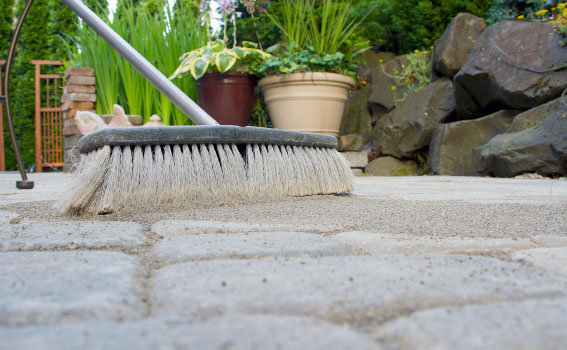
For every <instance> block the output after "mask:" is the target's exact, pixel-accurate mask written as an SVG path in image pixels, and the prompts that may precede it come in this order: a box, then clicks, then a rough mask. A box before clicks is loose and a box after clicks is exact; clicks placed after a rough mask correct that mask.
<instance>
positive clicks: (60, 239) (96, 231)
mask: <svg viewBox="0 0 567 350" xmlns="http://www.w3.org/2000/svg"><path fill="white" fill-rule="evenodd" d="M0 236H1V237H2V238H3V240H2V241H0V251H15V250H18V251H21V250H62V249H66V250H69V249H133V248H136V247H138V246H140V245H142V244H143V242H144V239H145V237H144V231H143V227H142V225H140V224H138V223H134V222H69V221H66V222H55V223H45V222H28V223H20V224H8V225H2V226H0Z"/></svg>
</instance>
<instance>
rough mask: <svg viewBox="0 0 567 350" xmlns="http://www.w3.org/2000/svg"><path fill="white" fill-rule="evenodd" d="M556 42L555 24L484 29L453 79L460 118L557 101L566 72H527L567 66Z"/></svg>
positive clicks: (564, 53)
mask: <svg viewBox="0 0 567 350" xmlns="http://www.w3.org/2000/svg"><path fill="white" fill-rule="evenodd" d="M560 41H561V37H560V35H559V34H557V33H555V32H554V29H553V25H552V24H549V23H544V22H528V21H509V20H505V21H501V22H499V23H497V24H495V25H492V26H490V27H488V28H487V29H486V30H485V31H484V32H483V33H482V34H481V35H480V36H479V38H478V40H477V43H476V44H475V46H474V49H473V51H472V52H471V54H470V55H469V57H468V59H467V61H466V63H465V64H464V66H463V67H462V68H461V70H460V71H459V73H458V74H457V75H455V78H454V82H455V98H456V100H457V113H458V115H459V117H461V118H463V119H470V118H472V117H474V116H478V115H486V114H487V113H490V112H491V111H497V110H500V109H527V108H532V107H535V106H539V105H541V104H543V103H546V102H548V101H551V100H552V99H554V98H557V97H558V96H559V95H560V94H561V92H562V91H563V89H565V88H566V87H567V70H565V69H560V70H556V71H553V72H548V73H534V72H532V71H529V70H527V69H525V67H529V68H530V69H534V70H553V69H557V68H559V66H560V65H561V64H563V63H564V62H566V61H567V50H565V49H564V48H563V47H562V46H561V44H560ZM494 44H496V45H498V46H499V47H500V48H501V49H502V50H503V51H504V52H505V53H506V55H508V56H509V57H506V56H504V54H502V53H501V52H500V51H499V50H498V49H497V48H496V47H495V46H494ZM542 52H545V54H542Z"/></svg>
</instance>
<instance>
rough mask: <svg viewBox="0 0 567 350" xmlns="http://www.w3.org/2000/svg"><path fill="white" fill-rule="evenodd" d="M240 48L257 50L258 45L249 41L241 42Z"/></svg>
mask: <svg viewBox="0 0 567 350" xmlns="http://www.w3.org/2000/svg"><path fill="white" fill-rule="evenodd" d="M242 46H243V47H246V48H253V49H257V48H258V44H256V43H253V42H251V41H243V42H242Z"/></svg>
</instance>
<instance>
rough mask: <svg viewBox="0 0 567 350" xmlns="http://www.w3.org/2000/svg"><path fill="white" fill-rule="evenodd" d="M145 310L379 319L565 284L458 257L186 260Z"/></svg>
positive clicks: (167, 273)
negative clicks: (409, 311) (411, 311)
mask: <svg viewBox="0 0 567 350" xmlns="http://www.w3.org/2000/svg"><path fill="white" fill-rule="evenodd" d="M153 285H154V288H153V293H152V299H151V305H152V315H154V316H158V317H174V316H176V315H183V316H187V315H189V316H196V315H199V316H200V317H212V316H215V315H222V314H227V313H239V312H247V313H270V314H286V315H291V314H295V315H308V316H313V317H317V318H322V319H327V320H331V321H333V322H345V321H356V320H377V321H381V320H382V321H383V320H386V319H389V318H391V317H394V316H397V315H399V314H400V313H404V312H407V311H408V310H419V309H424V308H431V307H436V306H445V305H462V304H467V303H483V302H489V301H497V300H510V299H512V300H518V299H521V298H526V297H530V296H533V297H559V296H564V293H565V288H566V287H567V284H566V283H564V282H561V281H558V280H556V279H553V278H550V277H548V276H545V275H542V274H541V273H540V272H539V271H534V270H532V269H530V268H527V267H523V266H522V265H520V264H516V263H508V262H503V261H500V260H497V259H490V258H485V257H474V256H462V255H424V256H421V255H418V256H416V255H411V256H403V255H388V256H381V257H368V256H350V257H322V258H317V259H313V258H288V259H282V258H276V259H274V258H264V259H252V260H211V261H199V262H186V263H179V264H174V265H170V266H167V267H165V268H162V269H159V270H158V271H157V273H156V275H155V280H154V284H153Z"/></svg>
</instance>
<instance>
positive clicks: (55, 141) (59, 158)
mask: <svg viewBox="0 0 567 350" xmlns="http://www.w3.org/2000/svg"><path fill="white" fill-rule="evenodd" d="M31 62H32V63H33V64H34V65H35V168H36V171H37V172H42V171H43V168H44V167H47V166H53V167H61V166H63V118H62V113H61V95H62V93H61V91H62V89H63V77H62V76H60V75H57V74H41V67H42V66H61V65H63V63H62V62H61V61H45V60H34V61H31Z"/></svg>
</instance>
